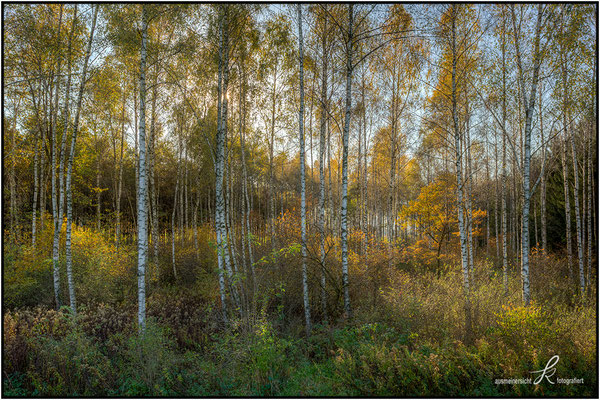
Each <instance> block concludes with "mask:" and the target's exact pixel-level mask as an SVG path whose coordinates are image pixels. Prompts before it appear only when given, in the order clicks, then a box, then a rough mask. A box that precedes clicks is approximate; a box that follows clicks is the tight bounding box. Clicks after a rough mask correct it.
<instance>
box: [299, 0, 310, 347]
mask: <svg viewBox="0 0 600 400" xmlns="http://www.w3.org/2000/svg"><path fill="white" fill-rule="evenodd" d="M297 7H298V9H297V11H298V47H299V54H298V64H299V66H300V112H299V113H298V124H299V126H300V128H299V132H298V139H299V141H300V191H301V194H300V220H301V222H300V225H301V230H302V297H303V300H304V320H305V324H306V326H305V328H306V336H310V332H311V321H310V302H309V298H308V273H307V268H306V257H307V253H308V250H307V246H306V176H305V175H306V165H305V160H304V159H305V154H304V47H303V45H304V44H303V40H304V39H303V38H302V6H301V5H300V4H298V5H297Z"/></svg>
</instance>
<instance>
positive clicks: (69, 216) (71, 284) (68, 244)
mask: <svg viewBox="0 0 600 400" xmlns="http://www.w3.org/2000/svg"><path fill="white" fill-rule="evenodd" d="M99 8H100V7H99V6H98V5H96V7H95V8H94V16H93V18H92V28H91V30H90V37H89V39H88V43H87V48H86V52H85V60H84V62H83V71H82V73H81V81H80V83H79V93H78V94H77V108H76V109H75V119H74V121H73V135H72V137H71V151H70V153H69V162H68V166H67V182H66V191H67V236H66V244H65V249H66V261H67V281H68V283H69V299H70V304H71V309H72V310H73V313H75V314H76V313H77V301H76V296H75V282H74V280H73V258H72V254H71V227H72V224H73V191H72V189H71V180H72V176H73V159H74V157H75V145H76V142H77V133H78V131H79V116H80V115H81V104H82V101H83V90H84V88H85V82H86V78H87V70H88V63H89V60H90V54H91V52H92V41H93V40H94V31H95V29H96V20H97V17H98V9H99Z"/></svg>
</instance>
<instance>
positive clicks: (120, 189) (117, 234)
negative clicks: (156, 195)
mask: <svg viewBox="0 0 600 400" xmlns="http://www.w3.org/2000/svg"><path fill="white" fill-rule="evenodd" d="M126 101H127V96H126V95H125V89H123V106H122V110H121V151H120V156H119V174H118V181H119V182H118V184H117V215H116V219H117V221H116V224H115V244H116V247H117V250H118V249H119V244H120V241H121V195H122V192H123V152H124V149H125V102H126Z"/></svg>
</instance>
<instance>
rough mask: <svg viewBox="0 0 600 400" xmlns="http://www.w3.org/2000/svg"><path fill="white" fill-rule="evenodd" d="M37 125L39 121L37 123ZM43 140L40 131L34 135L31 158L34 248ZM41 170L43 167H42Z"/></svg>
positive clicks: (32, 244) (32, 236) (33, 243)
mask: <svg viewBox="0 0 600 400" xmlns="http://www.w3.org/2000/svg"><path fill="white" fill-rule="evenodd" d="M38 123H39V121H38ZM43 140H44V137H43V135H42V131H41V130H40V135H39V136H38V135H36V137H35V153H34V156H33V208H32V210H33V211H32V215H31V246H32V247H35V242H36V239H37V238H36V229H37V218H36V217H37V199H38V192H39V186H40V181H39V180H38V170H39V152H40V147H42V151H44V149H43ZM40 142H42V145H41V146H40ZM42 168H43V166H42Z"/></svg>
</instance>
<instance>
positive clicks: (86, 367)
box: [27, 329, 113, 397]
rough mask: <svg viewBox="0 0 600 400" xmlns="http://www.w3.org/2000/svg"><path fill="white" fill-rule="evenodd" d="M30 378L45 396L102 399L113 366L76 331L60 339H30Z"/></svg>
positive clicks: (36, 391) (37, 337) (92, 344)
mask: <svg viewBox="0 0 600 400" xmlns="http://www.w3.org/2000/svg"><path fill="white" fill-rule="evenodd" d="M29 345H30V353H29V357H30V360H29V368H28V371H27V375H28V377H29V379H30V381H31V384H32V386H33V388H34V393H37V394H39V395H42V396H55V397H63V396H103V395H106V393H107V390H108V388H109V387H110V386H111V381H112V378H113V373H112V372H113V369H112V367H111V364H110V362H109V360H108V358H106V357H105V356H104V355H103V354H102V353H101V352H100V350H99V348H98V346H97V345H95V344H94V343H93V342H92V341H91V340H90V339H89V338H88V337H87V336H85V334H84V333H83V332H82V331H81V330H79V329H73V330H72V331H71V332H69V333H68V334H67V335H66V336H64V337H63V338H61V339H58V340H57V339H54V338H52V337H50V336H36V337H34V338H31V339H30V343H29Z"/></svg>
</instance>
